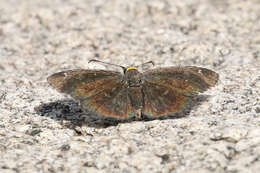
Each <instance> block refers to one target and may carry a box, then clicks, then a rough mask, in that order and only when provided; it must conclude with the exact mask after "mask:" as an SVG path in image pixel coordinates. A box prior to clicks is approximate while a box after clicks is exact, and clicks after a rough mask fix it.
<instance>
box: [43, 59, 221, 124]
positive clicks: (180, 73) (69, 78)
mask: <svg viewBox="0 0 260 173" xmlns="http://www.w3.org/2000/svg"><path fill="white" fill-rule="evenodd" d="M90 62H100V63H104V64H107V65H114V66H119V65H115V64H111V63H106V62H102V61H99V60H90ZM147 64H153V65H154V63H153V62H152V61H149V62H147V63H144V64H141V65H147ZM119 67H121V68H122V69H123V73H120V72H117V71H109V70H94V69H76V70H67V71H62V72H58V73H55V74H53V75H51V76H49V77H48V78H47V80H48V82H49V83H50V84H51V85H52V86H53V87H54V88H55V89H57V90H58V91H59V92H61V93H66V94H69V95H70V96H71V97H72V98H74V99H76V100H79V101H80V105H81V107H82V109H83V110H86V111H88V112H91V113H93V114H95V115H98V116H103V117H112V118H116V119H130V118H135V119H141V118H143V117H147V118H158V117H164V116H171V115H173V114H174V113H177V112H180V111H182V110H183V109H185V108H186V107H188V105H189V104H190V102H191V98H192V97H193V96H195V95H197V94H198V93H201V92H204V91H206V90H207V89H209V88H210V87H213V86H214V85H215V84H216V83H217V81H218V78H219V75H218V74H217V73H216V72H214V71H212V70H209V69H206V68H201V67H196V66H184V67H165V68H155V69H151V70H147V71H144V72H143V73H142V72H140V71H139V70H138V68H139V66H130V67H123V66H119Z"/></svg>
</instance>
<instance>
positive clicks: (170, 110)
mask: <svg viewBox="0 0 260 173" xmlns="http://www.w3.org/2000/svg"><path fill="white" fill-rule="evenodd" d="M143 94H144V105H143V110H142V114H144V115H145V116H148V117H159V116H166V115H172V114H174V113H176V112H180V111H181V110H183V109H184V108H185V107H186V106H187V105H188V104H189V102H190V99H191V98H190V97H188V96H185V95H183V94H182V93H180V92H177V91H176V90H174V89H172V88H171V87H167V86H165V85H160V84H155V83H150V82H148V81H145V82H144V83H143Z"/></svg>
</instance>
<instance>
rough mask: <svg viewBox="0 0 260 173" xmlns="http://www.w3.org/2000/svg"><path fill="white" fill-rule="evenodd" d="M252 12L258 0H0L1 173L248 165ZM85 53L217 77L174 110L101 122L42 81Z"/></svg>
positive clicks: (254, 40) (258, 132)
mask: <svg viewBox="0 0 260 173" xmlns="http://www.w3.org/2000/svg"><path fill="white" fill-rule="evenodd" d="M259 21H260V1H259V0H250V1H249V0H248V1H242V0H229V1H225V0H218V1H216V0H182V1H179V0H175V1H170V0H169V1H167V0H165V1H159V0H151V1H141V0H140V1H138V0H131V1H124V0H115V1H112V0H110V1H105V0H97V1H90V0H88V1H87V0H66V1H65V0H64V1H62V0H45V1H42V0H26V1H20V0H9V1H6V0H0V152H1V154H0V172H1V173H13V172H18V173H19V172H21V173H25V172H70V173H74V172H75V173H76V172H88V173H92V172H93V173H95V172H110V173H134V172H143V173H147V172H156V173H160V172H163V173H168V172H169V173H207V172H217V173H222V172H223V173H224V172H225V173H229V172H230V173H242V172H243V173H245V172H247V173H255V172H257V171H259V170H260V106H259V102H260V101H259V99H260V70H259V69H260V63H259V62H260V22H259ZM92 58H97V59H100V60H103V61H107V62H112V63H116V64H120V65H131V64H140V63H142V62H146V61H148V60H153V61H154V62H155V63H156V65H157V66H156V67H160V66H161V67H163V66H171V65H196V66H202V67H206V68H210V69H212V70H214V71H216V72H218V73H219V75H220V80H219V82H218V84H217V85H216V87H214V88H212V89H210V90H208V91H207V92H205V93H203V94H202V95H207V96H209V97H208V98H207V100H205V101H203V102H202V103H201V104H200V105H198V106H197V108H196V109H193V110H191V111H190V113H189V114H188V115H186V116H184V117H181V118H175V119H166V120H153V121H132V122H127V123H111V122H105V121H102V120H100V119H98V118H97V119H93V118H90V117H89V116H88V115H86V114H84V113H83V112H82V111H81V109H80V108H79V106H78V102H76V101H74V100H72V99H71V98H70V97H69V96H64V95H63V94H60V93H58V92H57V91H56V90H54V89H53V88H51V87H50V86H49V84H48V83H47V81H46V78H47V76H49V75H51V74H53V73H55V72H58V71H62V70H66V69H75V68H106V67H104V66H101V65H95V64H88V63H87V62H88V60H90V59H92Z"/></svg>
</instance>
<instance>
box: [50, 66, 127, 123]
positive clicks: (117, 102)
mask: <svg viewBox="0 0 260 173" xmlns="http://www.w3.org/2000/svg"><path fill="white" fill-rule="evenodd" d="M47 80H48V82H49V83H50V84H51V85H52V86H53V87H54V88H56V89H57V90H58V91H60V92H63V93H66V94H69V95H71V96H72V97H73V98H76V99H79V100H80V102H81V105H82V107H83V108H84V109H87V110H89V111H92V112H95V113H96V114H98V115H103V116H110V117H118V118H126V117H127V116H128V115H129V114H130V109H131V108H129V106H128V103H129V101H128V98H127V94H126V88H125V87H124V85H123V84H122V82H121V81H122V75H121V73H119V72H113V71H106V70H82V69H79V70H68V71H63V72H59V73H55V74H53V75H51V76H50V77H48V79H47Z"/></svg>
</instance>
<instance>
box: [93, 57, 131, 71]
mask: <svg viewBox="0 0 260 173" xmlns="http://www.w3.org/2000/svg"><path fill="white" fill-rule="evenodd" d="M91 62H97V63H101V64H106V65H112V66H116V67H121V68H122V69H123V70H126V68H125V67H123V66H121V65H117V64H112V63H108V62H103V61H99V60H96V59H91V60H89V62H88V63H91Z"/></svg>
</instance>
